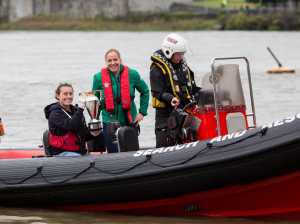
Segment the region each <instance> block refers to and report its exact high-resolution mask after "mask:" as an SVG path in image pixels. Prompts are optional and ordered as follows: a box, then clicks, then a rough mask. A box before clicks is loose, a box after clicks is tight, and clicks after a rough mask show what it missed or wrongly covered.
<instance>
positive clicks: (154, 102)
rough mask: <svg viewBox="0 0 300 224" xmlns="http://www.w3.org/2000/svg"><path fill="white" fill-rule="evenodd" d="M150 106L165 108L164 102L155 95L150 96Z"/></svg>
mask: <svg viewBox="0 0 300 224" xmlns="http://www.w3.org/2000/svg"><path fill="white" fill-rule="evenodd" d="M152 107H153V108H166V107H167V106H166V103H165V102H163V101H160V100H159V99H157V98H156V97H154V96H152Z"/></svg>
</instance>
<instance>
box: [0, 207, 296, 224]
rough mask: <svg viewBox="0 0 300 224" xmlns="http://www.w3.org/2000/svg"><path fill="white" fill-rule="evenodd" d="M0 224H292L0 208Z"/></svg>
mask: <svg viewBox="0 0 300 224" xmlns="http://www.w3.org/2000/svg"><path fill="white" fill-rule="evenodd" d="M0 214H1V215H0V223H20V224H97V223H105V224H128V223H130V224H196V223H198V224H240V223H243V224H266V223H279V224H284V223H285V224H287V223H292V222H285V221H277V220H258V219H238V218H236V219H219V218H171V217H149V216H145V217H143V216H125V215H113V214H104V213H103V214H99V213H97V214H96V213H80V212H77V213H72V212H57V211H49V210H36V209H35V210H29V209H27V210H24V209H6V208H0Z"/></svg>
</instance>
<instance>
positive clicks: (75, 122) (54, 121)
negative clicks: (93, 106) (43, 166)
mask: <svg viewBox="0 0 300 224" xmlns="http://www.w3.org/2000/svg"><path fill="white" fill-rule="evenodd" d="M44 112H45V116H46V119H48V125H49V131H50V132H51V133H52V134H53V135H59V136H62V135H65V134H66V133H67V132H72V133H74V134H75V135H76V136H77V137H78V140H79V145H80V150H79V153H80V154H85V153H86V152H87V150H86V147H85V143H86V141H87V140H90V139H92V138H93V136H92V135H91V134H90V133H89V130H88V128H87V126H86V123H85V119H84V115H83V109H81V108H78V107H74V106H71V112H69V111H66V112H67V113H68V114H69V115H70V116H71V118H70V117H69V116H68V115H67V114H66V113H65V112H64V111H63V110H62V107H61V106H60V104H59V103H53V104H50V105H48V106H46V107H45V108H44ZM64 151H65V150H62V149H58V148H53V147H51V148H50V154H51V155H56V154H59V153H61V152H64Z"/></svg>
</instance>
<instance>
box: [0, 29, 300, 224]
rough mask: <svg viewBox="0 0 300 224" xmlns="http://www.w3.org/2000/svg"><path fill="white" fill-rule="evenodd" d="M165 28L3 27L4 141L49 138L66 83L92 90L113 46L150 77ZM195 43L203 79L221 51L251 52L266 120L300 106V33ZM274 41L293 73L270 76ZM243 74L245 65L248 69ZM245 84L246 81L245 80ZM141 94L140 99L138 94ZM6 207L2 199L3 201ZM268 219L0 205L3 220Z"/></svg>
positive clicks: (193, 38) (200, 38)
mask: <svg viewBox="0 0 300 224" xmlns="http://www.w3.org/2000/svg"><path fill="white" fill-rule="evenodd" d="M166 34H167V33H165V32H0V70H1V73H0V87H1V88H0V95H1V97H0V116H1V117H2V118H3V120H4V123H5V125H6V135H5V136H4V137H3V138H2V139H1V140H2V142H1V145H0V146H1V147H10V146H11V147H24V146H37V145H40V144H41V134H42V132H43V130H45V129H46V127H47V121H46V120H45V118H44V114H43V108H44V106H45V105H47V104H49V103H51V102H54V89H55V87H56V86H57V84H58V83H59V82H64V81H68V82H71V83H72V84H73V85H74V87H75V91H76V92H77V93H78V92H79V91H84V90H89V89H90V88H91V85H92V76H93V74H94V73H96V72H97V71H99V70H100V68H101V67H102V66H103V65H104V58H103V55H104V53H105V51H106V50H108V49H109V48H117V49H119V50H120V51H121V54H122V57H123V62H124V63H125V64H128V65H129V66H130V67H133V68H136V69H137V70H138V71H140V74H141V75H142V77H143V78H144V79H145V81H146V82H147V83H149V66H150V55H151V54H152V52H153V51H155V50H156V49H157V48H159V46H160V44H161V40H162V39H163V37H164V36H165V35H166ZM181 34H182V35H183V36H184V37H185V38H186V39H187V40H188V41H189V53H188V54H187V55H186V57H187V60H188V62H189V64H190V66H191V68H192V69H193V70H194V71H195V73H196V78H197V81H198V83H199V84H200V83H201V82H200V80H201V78H202V77H203V75H204V74H205V73H207V72H208V71H209V70H210V63H211V60H212V59H213V58H214V57H227V56H246V57H248V58H249V61H250V63H251V70H252V73H253V74H252V82H253V89H254V99H255V105H256V112H257V120H258V124H264V123H266V122H270V121H273V120H276V119H281V118H284V117H286V116H289V115H293V114H295V113H297V112H300V103H299V96H300V93H299V87H298V86H299V84H300V65H299V61H300V60H299V59H300V51H299V49H300V33H299V32H183V33H181ZM266 46H270V47H271V48H272V49H273V50H274V52H275V54H276V55H277V56H278V58H279V60H280V61H281V62H282V64H283V65H284V66H287V67H290V68H294V69H296V74H293V75H287V74H286V75H267V74H266V73H265V70H267V69H269V68H271V67H275V66H277V65H276V63H275V61H274V60H273V58H272V57H271V56H270V54H269V53H268V52H267V50H266ZM241 70H242V73H243V74H242V75H243V77H245V74H244V67H243V66H242V67H241ZM242 80H243V83H245V81H246V79H245V78H242ZM137 98H138V97H137ZM140 141H141V145H144V146H151V145H154V111H153V109H152V108H149V115H148V116H147V117H145V119H144V122H143V123H142V133H141V136H140ZM0 205H1V202H0ZM142 222H143V223H240V222H243V223H263V221H258V220H256V221H253V220H251V221H248V220H224V219H222V220H219V219H218V220H210V219H201V220H199V219H198V220H193V219H188V220H187V219H168V218H151V217H138V218H136V217H126V216H112V215H99V214H81V213H80V214H73V213H66V214H65V213H54V212H49V211H36V210H25V211H24V210H11V209H1V208H0V223H31V224H41V223H142Z"/></svg>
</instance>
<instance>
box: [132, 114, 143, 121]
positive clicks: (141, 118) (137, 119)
mask: <svg viewBox="0 0 300 224" xmlns="http://www.w3.org/2000/svg"><path fill="white" fill-rule="evenodd" d="M143 119H144V115H142V114H141V113H138V115H136V118H135V121H134V122H138V123H140V122H141V121H142V120H143Z"/></svg>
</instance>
